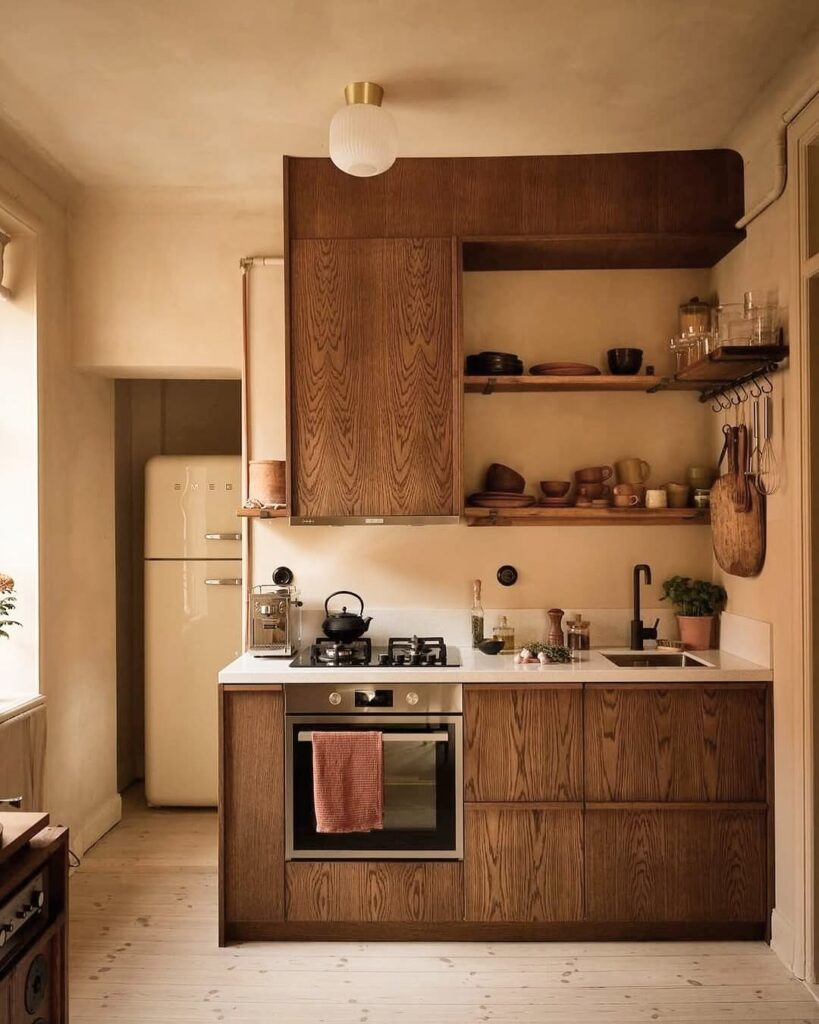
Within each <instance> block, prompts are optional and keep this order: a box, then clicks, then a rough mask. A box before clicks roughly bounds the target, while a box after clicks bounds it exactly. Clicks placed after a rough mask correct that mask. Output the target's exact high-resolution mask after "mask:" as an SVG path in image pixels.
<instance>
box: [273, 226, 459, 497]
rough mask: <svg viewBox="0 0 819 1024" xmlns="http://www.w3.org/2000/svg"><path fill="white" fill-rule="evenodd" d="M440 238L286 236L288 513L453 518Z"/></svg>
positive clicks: (449, 283)
mask: <svg viewBox="0 0 819 1024" xmlns="http://www.w3.org/2000/svg"><path fill="white" fill-rule="evenodd" d="M455 273H456V270H455V247H454V245H453V242H452V240H451V239H450V238H370V239H335V240H332V239H307V240H301V241H299V240H297V241H292V242H291V244H290V265H289V300H290V301H289V314H290V346H289V395H290V398H289V401H290V455H291V466H290V479H291V485H290V487H291V490H290V506H291V510H292V514H293V515H294V516H307V517H314V516H315V517H334V516H408V515H411V516H417V515H429V516H441V515H458V514H459V512H460V505H461V486H460V458H459V447H460V433H459V430H458V429H457V426H456V424H457V422H458V418H457V413H456V410H457V409H458V407H459V406H458V404H457V403H458V402H459V400H460V399H459V392H460V367H459V359H458V357H457V356H456V351H457V340H456V330H455V322H454V321H455V312H454V291H455Z"/></svg>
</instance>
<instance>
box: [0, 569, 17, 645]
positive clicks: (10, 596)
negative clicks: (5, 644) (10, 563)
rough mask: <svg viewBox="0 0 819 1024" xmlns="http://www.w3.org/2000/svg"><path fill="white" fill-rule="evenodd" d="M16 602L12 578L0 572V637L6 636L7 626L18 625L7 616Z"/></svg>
mask: <svg viewBox="0 0 819 1024" xmlns="http://www.w3.org/2000/svg"><path fill="white" fill-rule="evenodd" d="M16 604H17V595H16V594H15V593H14V580H13V579H12V578H11V576H6V575H5V574H4V573H2V572H0V637H6V638H8V635H9V634H8V630H7V628H6V627H7V626H19V625H20V623H19V622H15V621H14V619H11V618H9V616H10V615H11V613H12V612H13V611H14V608H15V606H16Z"/></svg>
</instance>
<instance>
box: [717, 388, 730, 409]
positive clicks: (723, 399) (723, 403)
mask: <svg viewBox="0 0 819 1024" xmlns="http://www.w3.org/2000/svg"><path fill="white" fill-rule="evenodd" d="M717 398H718V401H719V404H720V407H721V408H722V411H723V412H730V411H731V406H732V402H731V399H730V398H729V397H728V395H726V394H725V392H724V391H720V393H719V395H718V396H717Z"/></svg>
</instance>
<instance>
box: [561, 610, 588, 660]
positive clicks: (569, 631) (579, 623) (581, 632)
mask: <svg viewBox="0 0 819 1024" xmlns="http://www.w3.org/2000/svg"><path fill="white" fill-rule="evenodd" d="M589 627H590V623H589V621H588V619H584V618H583V616H582V615H581V613H580V612H577V613H576V614H575V616H574V618H572V619H569V621H568V622H567V623H566V646H567V647H568V648H569V650H570V651H571V656H572V658H574V659H576V660H578V661H579V660H580V659H581V658H582V657H584V652H586V651H589V650H590V649H591V634H590V632H589Z"/></svg>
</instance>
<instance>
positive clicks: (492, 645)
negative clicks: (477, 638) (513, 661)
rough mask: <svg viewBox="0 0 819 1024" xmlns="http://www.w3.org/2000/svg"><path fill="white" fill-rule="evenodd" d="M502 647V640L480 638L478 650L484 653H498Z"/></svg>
mask: <svg viewBox="0 0 819 1024" xmlns="http://www.w3.org/2000/svg"><path fill="white" fill-rule="evenodd" d="M502 647H503V640H481V642H480V643H479V644H478V650H479V651H482V652H483V653H484V654H498V653H499V652H500V650H501V648H502Z"/></svg>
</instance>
